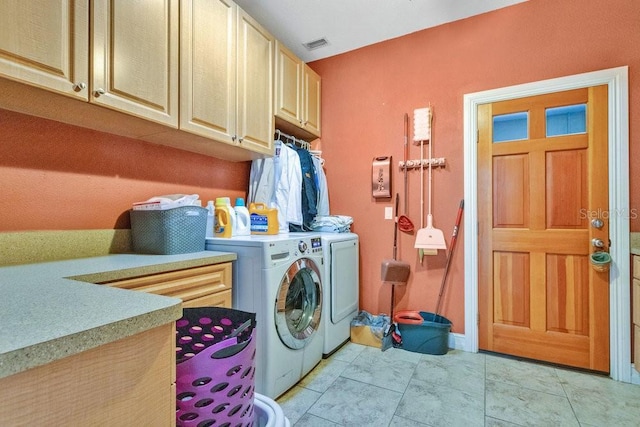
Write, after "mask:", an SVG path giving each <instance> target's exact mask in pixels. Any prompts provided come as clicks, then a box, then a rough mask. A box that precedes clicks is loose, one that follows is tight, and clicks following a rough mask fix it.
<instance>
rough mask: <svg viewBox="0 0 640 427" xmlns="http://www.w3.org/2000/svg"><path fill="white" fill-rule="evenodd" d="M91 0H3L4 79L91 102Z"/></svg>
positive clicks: (0, 48)
mask: <svg viewBox="0 0 640 427" xmlns="http://www.w3.org/2000/svg"><path fill="white" fill-rule="evenodd" d="M88 53H89V6H88V0H77V1H74V0H55V1H53V0H34V1H24V0H3V1H1V2H0V75H3V76H6V77H9V78H10V79H13V80H18V81H20V82H26V83H29V84H32V85H34V86H38V87H41V88H45V89H49V90H52V91H55V92H58V93H62V94H65V95H68V96H71V97H74V98H80V99H83V100H87V99H88V87H87V85H88V82H89V62H88Z"/></svg>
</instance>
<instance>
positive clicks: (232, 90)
mask: <svg viewBox="0 0 640 427" xmlns="http://www.w3.org/2000/svg"><path fill="white" fill-rule="evenodd" d="M180 40H181V59H180V64H181V80H180V88H181V104H180V109H181V116H180V128H181V129H182V130H185V131H188V132H191V133H194V134H197V135H200V136H204V137H207V138H211V139H214V140H216V141H219V142H223V143H226V144H230V145H237V146H239V147H242V148H245V149H247V150H250V151H252V152H256V153H262V154H267V155H271V154H273V142H272V141H273V131H274V128H273V107H272V106H273V87H272V81H273V74H272V73H273V50H274V39H273V37H272V36H271V35H270V34H269V33H268V32H267V31H266V30H265V29H264V28H262V27H261V26H260V25H259V24H258V23H257V22H256V21H255V20H254V19H253V18H251V17H250V16H249V15H247V14H246V13H245V12H244V11H243V10H242V9H241V8H239V7H238V6H237V5H236V4H235V3H233V2H232V1H228V0H213V1H212V0H192V1H183V2H181V36H180Z"/></svg>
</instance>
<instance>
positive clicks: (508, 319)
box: [478, 86, 609, 372]
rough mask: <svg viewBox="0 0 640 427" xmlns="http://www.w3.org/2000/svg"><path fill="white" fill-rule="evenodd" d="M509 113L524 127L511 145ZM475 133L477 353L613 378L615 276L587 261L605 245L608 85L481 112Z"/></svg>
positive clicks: (484, 107)
mask: <svg viewBox="0 0 640 427" xmlns="http://www.w3.org/2000/svg"><path fill="white" fill-rule="evenodd" d="M585 104H586V105H587V108H586V110H587V112H586V115H585V113H584V108H583V107H580V106H581V105H585ZM573 105H577V106H578V108H576V109H575V111H579V110H580V111H581V113H579V114H581V116H575V114H574V109H566V110H567V111H569V112H566V113H565V112H564V109H563V110H561V111H558V110H551V111H552V112H553V114H547V112H548V109H550V108H555V107H562V106H573ZM511 113H523V114H520V115H518V117H519V118H520V119H523V120H521V121H520V122H519V123H518V125H522V124H523V123H525V125H526V126H527V129H526V130H525V131H523V129H520V130H519V131H518V132H517V135H518V136H517V137H514V138H512V139H513V140H510V139H509V137H508V135H507V136H506V137H505V127H504V125H505V122H504V117H507V118H508V116H505V115H509V114H511ZM558 114H560V116H558ZM563 114H564V115H563ZM495 116H502V117H500V118H499V120H503V121H502V122H501V123H498V122H497V121H496V122H495V123H498V124H500V125H501V126H503V127H502V128H501V129H500V132H501V134H500V137H499V138H497V139H496V142H493V141H494V138H493V126H494V117H495ZM551 116H553V117H552V119H553V132H548V131H547V127H548V122H549V120H551V119H550V118H549V117H551ZM585 117H586V118H585ZM576 120H578V121H580V120H582V121H583V123H584V121H585V120H586V127H585V128H586V129H587V131H586V132H581V131H578V132H575V131H574V133H571V132H572V129H576V128H577V129H584V128H581V127H580V126H577V127H576V126H574V124H575V121H576ZM563 121H564V122H566V129H567V131H566V132H565V133H566V135H561V136H552V137H547V136H546V135H547V133H550V134H557V133H558V129H560V133H562V128H563ZM478 124H479V135H478V136H479V140H478V190H479V191H478V194H479V203H478V219H479V242H480V244H479V248H478V254H479V269H478V274H479V295H478V296H479V305H480V307H479V347H480V349H483V350H488V351H494V352H499V353H506V354H511V355H516V356H521V357H527V358H532V359H538V360H543V361H548V362H553V363H559V364H564V365H570V366H576V367H581V368H587V369H592V370H597V371H603V372H608V371H609V335H608V334H609V320H608V319H609V311H608V308H609V290H608V286H609V276H608V273H601V272H597V271H595V270H594V269H592V268H591V265H590V260H589V255H590V254H591V253H592V252H593V251H594V250H595V249H594V247H593V246H592V244H591V241H592V239H594V238H599V239H602V240H603V242H605V247H604V248H603V249H604V250H608V242H609V240H608V239H609V237H608V215H607V206H608V183H607V179H608V178H607V177H608V170H607V164H608V163H607V162H608V161H607V88H606V86H600V87H594V88H585V89H577V90H571V91H566V92H558V93H553V94H547V95H541V96H535V97H527V98H521V99H516V100H507V101H501V102H496V103H493V104H486V105H481V106H479V108H478ZM510 125H511V124H507V127H508V126H510ZM515 125H516V124H515V123H514V126H515ZM507 134H508V129H507ZM514 135H516V133H514ZM523 135H527V139H522V136H523ZM487 188H489V189H491V191H486V190H485V191H482V190H483V189H487ZM595 217H598V218H600V219H601V220H602V221H603V223H604V226H603V227H601V228H599V229H598V228H595V227H593V226H591V222H590V221H591V219H593V218H595Z"/></svg>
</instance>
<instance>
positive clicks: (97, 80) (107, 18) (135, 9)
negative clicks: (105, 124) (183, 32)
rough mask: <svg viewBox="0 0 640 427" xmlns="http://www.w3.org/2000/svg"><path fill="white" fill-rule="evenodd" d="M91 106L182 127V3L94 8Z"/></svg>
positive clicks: (98, 1) (98, 3) (107, 3)
mask: <svg viewBox="0 0 640 427" xmlns="http://www.w3.org/2000/svg"><path fill="white" fill-rule="evenodd" d="M92 6H93V8H92V18H93V19H92V21H91V23H92V27H91V30H92V36H93V37H92V52H91V59H92V70H93V74H92V79H91V82H92V84H91V97H90V98H89V100H90V102H92V103H96V104H100V105H103V106H105V107H109V108H113V109H115V110H118V111H122V112H126V113H128V114H132V115H135V116H138V117H142V118H145V119H149V120H153V121H155V122H158V123H162V124H167V125H170V126H173V127H175V128H177V127H178V60H179V58H178V41H179V40H178V37H179V34H178V25H179V8H178V0H164V1H141V0H136V1H130V0H95V1H94V2H93V3H92Z"/></svg>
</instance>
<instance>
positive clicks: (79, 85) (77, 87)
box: [73, 82, 87, 92]
mask: <svg viewBox="0 0 640 427" xmlns="http://www.w3.org/2000/svg"><path fill="white" fill-rule="evenodd" d="M86 88H87V85H86V83H84V82H80V83H76V84H74V85H73V90H74V91H76V92H80V91H81V90H84V89H86Z"/></svg>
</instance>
